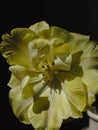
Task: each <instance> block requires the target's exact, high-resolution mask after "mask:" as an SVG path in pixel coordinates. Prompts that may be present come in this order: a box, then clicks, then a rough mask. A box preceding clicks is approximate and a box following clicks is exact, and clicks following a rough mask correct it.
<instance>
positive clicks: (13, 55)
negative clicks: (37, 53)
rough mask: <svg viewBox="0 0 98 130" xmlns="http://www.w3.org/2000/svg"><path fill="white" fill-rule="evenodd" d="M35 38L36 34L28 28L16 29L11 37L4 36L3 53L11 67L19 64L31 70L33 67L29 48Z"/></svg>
mask: <svg viewBox="0 0 98 130" xmlns="http://www.w3.org/2000/svg"><path fill="white" fill-rule="evenodd" d="M34 37H35V34H34V32H33V31H32V30H29V29H27V28H16V29H13V30H12V31H11V35H8V34H5V35H3V37H2V39H3V41H2V43H1V52H2V55H3V56H4V57H5V58H7V61H8V63H9V64H10V65H14V64H17V65H21V66H24V67H27V68H29V69H30V68H31V67H32V63H31V60H30V56H29V53H28V48H27V47H28V42H29V41H31V40H32V39H33V38H34ZM24 39H25V40H24Z"/></svg>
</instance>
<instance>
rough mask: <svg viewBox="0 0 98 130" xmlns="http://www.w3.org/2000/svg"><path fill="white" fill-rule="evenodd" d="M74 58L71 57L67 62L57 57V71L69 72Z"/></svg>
mask: <svg viewBox="0 0 98 130" xmlns="http://www.w3.org/2000/svg"><path fill="white" fill-rule="evenodd" d="M71 63H72V56H71V55H69V56H68V57H67V58H66V59H65V60H64V59H60V58H59V57H57V58H56V59H55V60H54V68H55V70H63V71H69V70H70V69H71Z"/></svg>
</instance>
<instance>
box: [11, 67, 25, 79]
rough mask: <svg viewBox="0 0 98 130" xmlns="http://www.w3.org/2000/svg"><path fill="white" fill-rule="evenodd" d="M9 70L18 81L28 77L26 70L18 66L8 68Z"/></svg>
mask: <svg viewBox="0 0 98 130" xmlns="http://www.w3.org/2000/svg"><path fill="white" fill-rule="evenodd" d="M9 70H10V71H11V72H12V73H13V74H14V76H15V77H16V78H17V79H18V80H22V79H23V78H24V77H25V76H26V75H28V73H27V70H26V68H24V67H23V66H19V65H14V66H10V67H9Z"/></svg>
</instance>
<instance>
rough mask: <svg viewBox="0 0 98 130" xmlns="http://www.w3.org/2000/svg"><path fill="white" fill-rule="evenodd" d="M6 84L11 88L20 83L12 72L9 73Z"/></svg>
mask: <svg viewBox="0 0 98 130" xmlns="http://www.w3.org/2000/svg"><path fill="white" fill-rule="evenodd" d="M7 85H8V86H9V87H11V88H14V87H18V86H19V85H20V80H19V79H17V78H16V77H15V76H14V75H13V74H11V77H10V80H9V82H8V84H7Z"/></svg>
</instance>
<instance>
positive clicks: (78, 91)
mask: <svg viewBox="0 0 98 130" xmlns="http://www.w3.org/2000/svg"><path fill="white" fill-rule="evenodd" d="M63 90H64V92H65V93H66V95H67V98H68V100H69V101H70V102H71V103H72V104H73V106H75V107H76V109H77V110H78V111H81V112H82V111H84V109H85V107H86V104H87V88H86V87H85V86H84V85H83V83H82V81H81V78H80V77H76V78H74V79H73V80H71V81H65V83H64V85H63ZM80 103H81V104H80Z"/></svg>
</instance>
